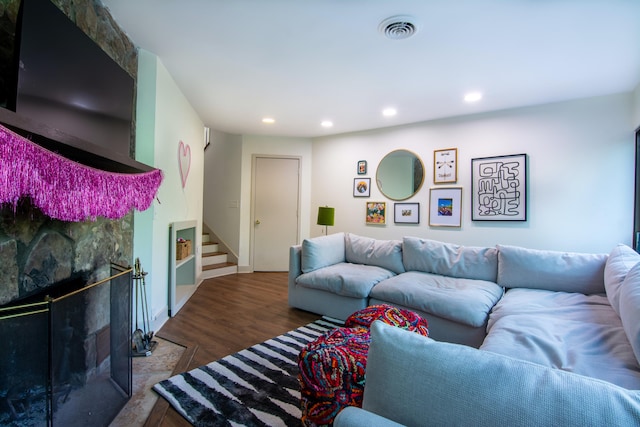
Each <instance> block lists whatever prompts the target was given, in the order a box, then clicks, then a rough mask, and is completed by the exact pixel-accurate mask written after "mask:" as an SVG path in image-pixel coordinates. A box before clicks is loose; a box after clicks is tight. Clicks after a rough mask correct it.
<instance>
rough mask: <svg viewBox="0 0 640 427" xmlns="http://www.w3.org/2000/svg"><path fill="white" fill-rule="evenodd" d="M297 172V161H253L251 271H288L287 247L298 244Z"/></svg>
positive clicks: (270, 158) (258, 159) (265, 159)
mask: <svg viewBox="0 0 640 427" xmlns="http://www.w3.org/2000/svg"><path fill="white" fill-rule="evenodd" d="M299 171H300V159H299V158H275V157H256V158H255V162H254V171H253V172H254V173H253V176H254V192H253V227H254V230H253V236H254V238H253V270H254V271H287V270H288V269H289V247H290V246H291V245H295V244H296V243H297V242H298V229H299V219H298V210H299V197H300V178H299V176H300V174H299Z"/></svg>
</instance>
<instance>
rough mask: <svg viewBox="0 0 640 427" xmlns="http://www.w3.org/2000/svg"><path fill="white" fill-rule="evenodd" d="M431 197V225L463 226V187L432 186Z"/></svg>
mask: <svg viewBox="0 0 640 427" xmlns="http://www.w3.org/2000/svg"><path fill="white" fill-rule="evenodd" d="M429 199H430V200H429V225H430V226H432V227H462V187H450V188H432V189H431V190H430V191H429Z"/></svg>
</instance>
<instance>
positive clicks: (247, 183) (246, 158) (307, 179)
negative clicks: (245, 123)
mask: <svg viewBox="0 0 640 427" xmlns="http://www.w3.org/2000/svg"><path fill="white" fill-rule="evenodd" d="M258 154H261V155H283V156H300V158H301V159H302V164H301V174H302V176H301V179H300V188H301V192H300V193H301V200H300V207H301V208H300V239H304V238H306V237H309V224H310V223H309V218H310V215H311V212H310V210H309V206H310V201H311V199H310V191H309V189H310V188H311V140H310V139H308V138H291V137H273V136H252V135H248V136H243V137H242V165H241V181H242V182H241V190H240V192H241V196H240V235H239V242H240V250H239V253H238V254H239V257H238V269H239V271H245V272H246V271H252V270H253V266H252V265H251V256H250V255H251V253H250V251H251V227H253V224H252V222H251V203H252V200H251V181H252V180H251V178H252V158H253V156H254V155H258ZM283 190H284V191H286V189H283Z"/></svg>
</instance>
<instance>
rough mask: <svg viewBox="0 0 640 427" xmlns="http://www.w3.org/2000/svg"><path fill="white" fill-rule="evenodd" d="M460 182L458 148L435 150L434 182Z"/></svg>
mask: <svg viewBox="0 0 640 427" xmlns="http://www.w3.org/2000/svg"><path fill="white" fill-rule="evenodd" d="M456 182H458V149H457V148H447V149H445V150H435V151H434V152H433V183H434V184H445V183H456Z"/></svg>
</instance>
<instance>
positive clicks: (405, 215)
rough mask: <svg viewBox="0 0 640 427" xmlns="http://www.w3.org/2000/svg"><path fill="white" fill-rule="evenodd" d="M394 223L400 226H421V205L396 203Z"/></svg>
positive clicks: (394, 206)
mask: <svg viewBox="0 0 640 427" xmlns="http://www.w3.org/2000/svg"><path fill="white" fill-rule="evenodd" d="M393 222H395V223H398V224H420V203H395V204H394V205H393Z"/></svg>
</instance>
